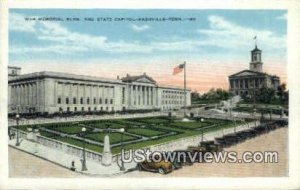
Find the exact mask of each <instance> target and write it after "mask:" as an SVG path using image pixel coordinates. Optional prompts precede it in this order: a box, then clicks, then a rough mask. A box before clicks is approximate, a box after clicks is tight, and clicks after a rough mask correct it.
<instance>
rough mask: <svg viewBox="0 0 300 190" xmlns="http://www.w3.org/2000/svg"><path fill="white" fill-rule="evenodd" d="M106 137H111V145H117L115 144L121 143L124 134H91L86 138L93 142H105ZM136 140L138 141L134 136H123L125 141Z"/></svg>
mask: <svg viewBox="0 0 300 190" xmlns="http://www.w3.org/2000/svg"><path fill="white" fill-rule="evenodd" d="M105 135H109V142H110V144H115V143H119V142H121V136H122V134H121V133H115V132H113V133H110V134H108V133H101V132H98V133H91V134H88V135H86V136H85V137H86V138H88V139H91V140H95V141H99V142H104V137H105ZM135 139H137V138H136V137H133V136H129V135H125V134H124V135H123V141H129V140H135Z"/></svg>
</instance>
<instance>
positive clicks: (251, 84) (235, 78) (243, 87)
mask: <svg viewBox="0 0 300 190" xmlns="http://www.w3.org/2000/svg"><path fill="white" fill-rule="evenodd" d="M279 85H280V78H279V77H278V76H276V75H270V74H267V73H264V72H263V62H262V51H261V50H260V49H258V48H257V46H255V48H254V49H253V50H252V51H251V62H250V68H249V70H243V71H240V72H238V73H235V74H233V75H230V76H229V91H230V92H231V93H232V94H234V95H240V96H241V97H245V96H248V97H251V96H253V94H254V93H255V92H256V91H257V90H258V89H260V88H262V87H266V88H272V89H274V90H275V91H277V89H278V86H279Z"/></svg>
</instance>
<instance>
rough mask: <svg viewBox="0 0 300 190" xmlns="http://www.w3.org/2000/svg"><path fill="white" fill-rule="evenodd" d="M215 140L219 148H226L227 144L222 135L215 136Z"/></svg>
mask: <svg viewBox="0 0 300 190" xmlns="http://www.w3.org/2000/svg"><path fill="white" fill-rule="evenodd" d="M215 140H216V142H217V143H218V144H219V146H220V147H221V148H226V147H227V146H228V144H227V143H226V141H225V138H223V137H216V138H215Z"/></svg>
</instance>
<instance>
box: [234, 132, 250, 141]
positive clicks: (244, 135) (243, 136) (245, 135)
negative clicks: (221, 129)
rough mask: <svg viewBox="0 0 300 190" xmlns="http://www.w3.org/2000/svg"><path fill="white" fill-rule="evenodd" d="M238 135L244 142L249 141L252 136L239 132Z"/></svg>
mask: <svg viewBox="0 0 300 190" xmlns="http://www.w3.org/2000/svg"><path fill="white" fill-rule="evenodd" d="M236 135H237V136H238V137H240V138H241V139H242V140H243V141H245V140H247V139H249V138H250V136H249V134H248V132H247V131H239V132H237V133H236Z"/></svg>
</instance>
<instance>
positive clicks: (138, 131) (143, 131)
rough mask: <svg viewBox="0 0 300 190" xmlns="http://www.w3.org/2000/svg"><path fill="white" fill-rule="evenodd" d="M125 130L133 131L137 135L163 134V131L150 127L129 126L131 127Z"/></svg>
mask: <svg viewBox="0 0 300 190" xmlns="http://www.w3.org/2000/svg"><path fill="white" fill-rule="evenodd" d="M127 132H129V133H134V134H137V135H142V136H145V137H152V136H159V135H162V134H165V132H161V131H155V130H152V129H145V128H131V129H128V130H127Z"/></svg>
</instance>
